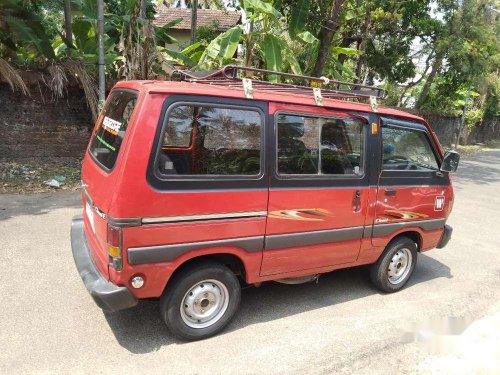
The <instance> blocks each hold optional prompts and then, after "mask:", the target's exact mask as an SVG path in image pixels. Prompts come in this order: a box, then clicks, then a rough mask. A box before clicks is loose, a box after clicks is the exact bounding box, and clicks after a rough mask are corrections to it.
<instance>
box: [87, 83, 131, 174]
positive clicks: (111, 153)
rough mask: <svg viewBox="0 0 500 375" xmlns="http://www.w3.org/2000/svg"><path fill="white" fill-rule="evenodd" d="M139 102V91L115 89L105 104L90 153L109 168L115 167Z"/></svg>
mask: <svg viewBox="0 0 500 375" xmlns="http://www.w3.org/2000/svg"><path fill="white" fill-rule="evenodd" d="M136 102H137V93H134V92H130V91H113V92H112V93H111V95H110V97H109V99H108V101H107V102H106V105H105V106H104V109H103V112H102V115H101V117H100V120H99V123H98V124H97V126H96V130H95V132H94V135H93V138H92V141H91V143H90V147H89V152H90V154H91V155H92V156H93V157H94V158H95V159H96V160H97V161H98V162H99V163H100V164H101V165H103V166H104V167H106V168H107V169H113V167H114V165H115V163H116V158H117V157H118V152H119V151H120V147H121V144H122V141H123V138H124V137H125V132H126V131H127V128H128V124H129V121H130V118H131V117H132V113H133V112H134V108H135V104H136Z"/></svg>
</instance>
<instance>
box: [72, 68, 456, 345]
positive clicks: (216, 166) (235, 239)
mask: <svg viewBox="0 0 500 375" xmlns="http://www.w3.org/2000/svg"><path fill="white" fill-rule="evenodd" d="M266 74H267V75H269V74H272V75H273V77H274V78H276V77H278V76H279V77H280V79H281V80H282V81H286V82H287V83H269V82H265V81H264V80H263V79H262V77H263V76H264V75H266ZM175 78H176V80H175V81H169V82H157V81H128V82H120V83H118V84H117V85H116V86H115V87H114V88H113V90H112V91H111V93H110V94H109V97H108V99H107V102H106V104H105V107H104V110H103V112H102V114H101V116H100V118H99V119H98V121H97V123H96V126H95V129H94V131H93V134H92V137H91V141H90V144H89V147H88V150H87V152H86V154H85V159H84V162H83V167H82V192H83V194H82V198H83V205H84V210H83V211H84V212H83V216H79V217H76V218H74V219H73V223H72V229H71V245H72V250H73V256H74V259H75V263H76V266H77V269H78V271H79V273H80V276H81V277H82V279H83V282H84V284H85V286H86V287H87V289H88V291H89V293H90V294H91V295H92V297H93V298H94V300H95V302H96V303H97V305H98V306H99V307H101V308H103V309H105V310H108V311H117V310H121V309H126V308H129V307H132V306H134V305H136V304H137V303H138V300H140V299H146V298H148V299H150V298H159V299H160V311H161V315H162V318H163V319H164V321H165V323H166V324H167V326H168V327H169V329H170V330H171V332H172V333H173V334H175V335H176V336H178V337H181V338H183V339H187V340H195V339H201V338H205V337H208V336H211V335H214V334H215V333H217V332H219V331H220V330H222V329H223V328H224V327H225V326H226V325H227V324H228V323H229V321H230V320H231V318H232V317H233V316H234V314H235V312H236V310H237V309H238V305H239V303H240V296H241V285H243V284H254V285H259V284H260V283H262V282H264V281H268V280H274V281H279V282H283V283H299V282H305V281H310V280H316V279H317V277H318V276H319V275H320V274H322V273H325V272H330V271H332V270H335V269H339V268H346V267H354V266H359V265H367V264H371V279H372V281H373V283H374V284H375V285H376V286H377V287H378V288H379V289H381V290H382V291H384V292H395V291H397V290H399V289H401V288H402V287H403V286H404V285H405V283H406V282H407V281H408V279H409V278H410V276H411V275H412V273H413V271H414V268H415V264H416V260H417V255H418V253H419V252H423V251H427V250H430V249H432V248H435V247H437V248H441V247H443V246H445V245H446V243H447V242H448V240H449V239H450V235H451V231H452V229H451V227H449V226H448V225H446V219H447V217H448V215H449V214H450V211H451V209H452V205H453V189H452V185H451V179H450V175H449V172H454V171H455V170H456V168H457V165H458V161H459V155H458V154H457V153H455V152H453V151H451V152H447V153H446V154H444V155H443V151H442V149H441V147H440V145H439V142H438V140H437V138H436V136H435V134H434V133H433V131H432V130H431V128H430V126H429V124H427V123H426V122H425V120H423V119H422V118H420V117H417V116H414V115H411V114H408V113H405V112H401V111H398V110H394V109H390V108H384V107H378V106H377V103H376V98H377V97H382V95H383V93H382V91H381V90H380V89H378V88H373V87H365V86H360V85H356V87H353V85H352V84H346V83H339V82H334V81H328V80H327V79H326V78H323V77H322V78H314V77H305V76H295V75H290V74H281V73H276V72H269V71H263V70H258V69H250V68H240V67H232V66H229V67H225V68H223V69H221V70H219V71H216V72H211V73H206V74H205V75H198V76H196V75H193V74H192V73H190V72H182V71H181V72H177V74H176V75H175ZM304 81H305V82H306V83H307V84H306V85H304V86H300V85H298V84H297V82H304ZM349 85H350V86H349ZM341 99H342V100H341ZM364 99H367V100H369V103H363V102H362V101H363V100H364Z"/></svg>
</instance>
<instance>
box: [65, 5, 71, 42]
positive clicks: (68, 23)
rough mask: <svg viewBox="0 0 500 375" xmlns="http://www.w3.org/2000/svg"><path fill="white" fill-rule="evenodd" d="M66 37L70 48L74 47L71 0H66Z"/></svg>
mask: <svg viewBox="0 0 500 375" xmlns="http://www.w3.org/2000/svg"><path fill="white" fill-rule="evenodd" d="M64 37H65V39H66V44H67V46H68V47H69V48H73V30H72V27H71V0H64Z"/></svg>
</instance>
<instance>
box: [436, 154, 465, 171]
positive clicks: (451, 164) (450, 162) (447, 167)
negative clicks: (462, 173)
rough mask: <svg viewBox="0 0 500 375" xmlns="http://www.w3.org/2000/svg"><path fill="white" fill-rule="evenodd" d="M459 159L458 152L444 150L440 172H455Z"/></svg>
mask: <svg viewBox="0 0 500 375" xmlns="http://www.w3.org/2000/svg"><path fill="white" fill-rule="evenodd" d="M459 161H460V154H459V153H458V152H456V151H446V153H445V154H444V157H443V162H442V163H441V168H439V170H440V171H441V172H455V171H456V170H457V168H458V162H459Z"/></svg>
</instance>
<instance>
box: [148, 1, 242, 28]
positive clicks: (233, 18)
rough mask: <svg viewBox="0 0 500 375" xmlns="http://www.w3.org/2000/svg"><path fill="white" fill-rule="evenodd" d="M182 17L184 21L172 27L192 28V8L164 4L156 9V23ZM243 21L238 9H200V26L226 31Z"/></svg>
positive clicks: (163, 23)
mask: <svg viewBox="0 0 500 375" xmlns="http://www.w3.org/2000/svg"><path fill="white" fill-rule="evenodd" d="M178 18H182V21H181V22H179V23H178V24H177V25H175V26H174V27H172V29H179V30H191V9H186V8H169V7H167V6H165V5H162V6H160V7H158V8H157V9H156V16H155V21H154V24H155V25H156V26H163V25H165V24H166V23H168V22H170V21H173V20H175V19H178ZM240 22H241V13H240V12H238V11H229V10H227V11H225V10H218V9H198V16H197V24H198V27H200V26H207V27H214V25H215V26H216V27H217V29H218V30H220V31H224V30H227V29H230V28H231V27H233V26H235V25H237V24H238V23H240Z"/></svg>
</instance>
